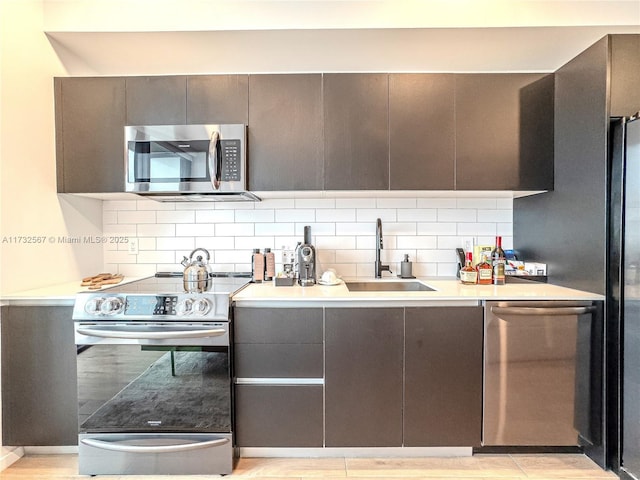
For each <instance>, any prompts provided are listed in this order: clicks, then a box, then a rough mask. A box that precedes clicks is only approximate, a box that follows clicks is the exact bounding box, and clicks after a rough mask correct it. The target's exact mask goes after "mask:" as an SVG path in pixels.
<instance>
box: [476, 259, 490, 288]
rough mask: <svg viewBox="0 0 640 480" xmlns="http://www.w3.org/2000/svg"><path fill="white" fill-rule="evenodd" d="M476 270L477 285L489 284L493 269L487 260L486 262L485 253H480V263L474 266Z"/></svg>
mask: <svg viewBox="0 0 640 480" xmlns="http://www.w3.org/2000/svg"><path fill="white" fill-rule="evenodd" d="M476 270H477V271H478V285H491V274H492V273H493V269H492V268H491V265H489V262H487V256H486V254H482V256H481V260H480V263H478V265H477V266H476Z"/></svg>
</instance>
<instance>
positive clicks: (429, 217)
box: [398, 208, 438, 222]
mask: <svg viewBox="0 0 640 480" xmlns="http://www.w3.org/2000/svg"><path fill="white" fill-rule="evenodd" d="M437 215H438V210H437V209H435V208H412V209H400V210H398V221H399V222H435V221H436V220H437Z"/></svg>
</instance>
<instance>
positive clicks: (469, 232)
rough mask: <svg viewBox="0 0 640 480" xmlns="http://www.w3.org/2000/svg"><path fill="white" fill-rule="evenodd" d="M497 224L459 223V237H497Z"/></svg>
mask: <svg viewBox="0 0 640 480" xmlns="http://www.w3.org/2000/svg"><path fill="white" fill-rule="evenodd" d="M495 234H496V224H495V223H459V224H458V235H464V236H473V235H495Z"/></svg>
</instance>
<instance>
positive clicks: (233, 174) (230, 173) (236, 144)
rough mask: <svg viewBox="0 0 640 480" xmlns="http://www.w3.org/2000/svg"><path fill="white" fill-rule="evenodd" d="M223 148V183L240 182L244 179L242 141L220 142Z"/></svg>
mask: <svg viewBox="0 0 640 480" xmlns="http://www.w3.org/2000/svg"><path fill="white" fill-rule="evenodd" d="M220 146H221V147H222V172H221V173H222V175H221V177H222V181H223V182H239V181H241V180H242V179H241V178H240V177H241V173H242V172H241V171H240V165H241V163H240V162H241V158H242V157H241V151H240V148H241V147H240V140H220Z"/></svg>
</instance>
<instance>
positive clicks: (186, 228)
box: [175, 223, 234, 237]
mask: <svg viewBox="0 0 640 480" xmlns="http://www.w3.org/2000/svg"><path fill="white" fill-rule="evenodd" d="M231 225H234V224H231ZM175 229H176V235H177V236H178V237H208V236H219V235H218V234H217V232H216V225H215V224H213V223H195V224H194V223H178V224H176V225H175Z"/></svg>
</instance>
